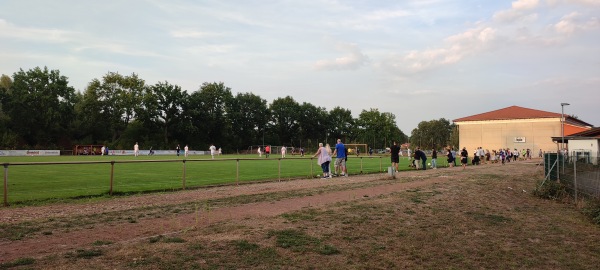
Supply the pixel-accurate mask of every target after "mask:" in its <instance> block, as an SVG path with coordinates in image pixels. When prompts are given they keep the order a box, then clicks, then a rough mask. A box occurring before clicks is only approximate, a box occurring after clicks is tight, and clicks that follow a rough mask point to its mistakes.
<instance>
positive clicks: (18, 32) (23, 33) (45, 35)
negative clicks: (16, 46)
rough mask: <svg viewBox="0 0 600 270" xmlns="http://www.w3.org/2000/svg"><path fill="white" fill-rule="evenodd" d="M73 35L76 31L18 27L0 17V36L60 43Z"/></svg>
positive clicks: (69, 39)
mask: <svg viewBox="0 0 600 270" xmlns="http://www.w3.org/2000/svg"><path fill="white" fill-rule="evenodd" d="M75 35H77V33H74V32H70V31H64V30H58V29H41V28H27V27H19V26H16V25H13V24H11V23H9V22H7V21H5V20H3V19H0V37H6V38H11V39H14V38H17V39H28V40H35V41H43V42H53V43H55V42H58V43H61V42H68V41H71V40H73V39H74V36H75Z"/></svg>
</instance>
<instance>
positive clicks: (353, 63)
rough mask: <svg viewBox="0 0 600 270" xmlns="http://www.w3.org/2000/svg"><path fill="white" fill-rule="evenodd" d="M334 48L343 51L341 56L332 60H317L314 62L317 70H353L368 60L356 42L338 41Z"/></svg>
mask: <svg viewBox="0 0 600 270" xmlns="http://www.w3.org/2000/svg"><path fill="white" fill-rule="evenodd" d="M336 50H337V51H339V52H342V53H344V55H343V56H340V57H337V58H335V59H332V60H327V59H326V60H319V61H317V62H316V63H315V68H316V69H318V70H355V69H358V68H360V67H361V66H363V65H365V64H366V63H367V62H369V57H368V56H366V55H365V54H364V53H362V51H361V50H360V48H359V47H358V46H357V45H356V44H349V43H338V44H337V45H336Z"/></svg>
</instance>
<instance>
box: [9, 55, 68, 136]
mask: <svg viewBox="0 0 600 270" xmlns="http://www.w3.org/2000/svg"><path fill="white" fill-rule="evenodd" d="M68 84H69V82H68V79H67V77H65V76H61V75H60V72H59V71H58V70H48V68H47V67H44V69H41V68H39V67H36V68H34V69H30V70H28V71H23V69H21V70H20V71H18V72H16V73H14V74H13V84H12V86H11V87H10V98H8V100H7V102H6V107H5V108H4V110H6V113H7V115H8V116H9V117H10V119H13V120H12V121H11V122H10V128H11V129H12V130H13V131H14V132H15V133H16V135H17V136H18V137H19V138H20V139H21V140H22V145H20V146H21V147H36V148H49V147H57V146H59V147H63V148H67V147H69V148H70V144H71V142H70V137H71V136H70V131H71V130H70V127H71V122H72V121H73V119H74V116H75V113H74V100H75V90H74V89H73V87H70V86H69V85H68ZM17 119H18V120H17Z"/></svg>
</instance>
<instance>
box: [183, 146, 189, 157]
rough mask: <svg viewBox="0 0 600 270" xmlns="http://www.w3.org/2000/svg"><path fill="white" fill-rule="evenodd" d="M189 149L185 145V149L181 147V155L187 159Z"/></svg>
mask: <svg viewBox="0 0 600 270" xmlns="http://www.w3.org/2000/svg"><path fill="white" fill-rule="evenodd" d="M189 149H190V148H189V147H188V145H187V144H186V145H185V147H183V155H184V156H185V157H187V156H188V151H189Z"/></svg>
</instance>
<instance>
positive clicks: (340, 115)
mask: <svg viewBox="0 0 600 270" xmlns="http://www.w3.org/2000/svg"><path fill="white" fill-rule="evenodd" d="M329 120H330V122H331V125H330V127H331V137H332V138H343V139H344V141H345V142H349V141H354V140H355V139H356V135H357V134H356V133H357V129H356V126H355V125H356V119H354V118H353V117H352V112H351V111H350V110H347V109H344V108H342V107H339V106H337V107H335V108H333V109H332V110H331V111H330V112H329Z"/></svg>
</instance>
